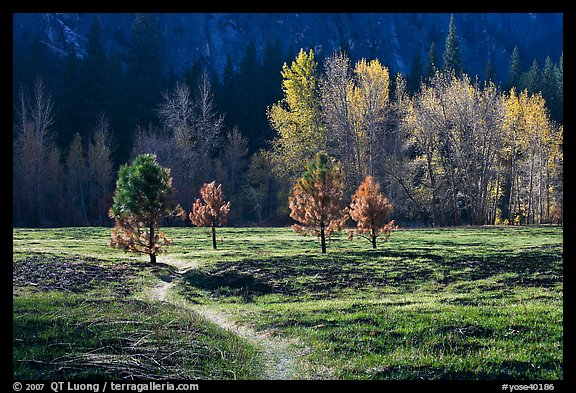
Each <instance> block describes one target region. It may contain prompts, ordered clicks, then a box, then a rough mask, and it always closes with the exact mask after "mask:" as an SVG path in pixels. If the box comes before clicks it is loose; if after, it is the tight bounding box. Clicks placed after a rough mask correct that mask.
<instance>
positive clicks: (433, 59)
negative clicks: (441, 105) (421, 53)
mask: <svg viewBox="0 0 576 393" xmlns="http://www.w3.org/2000/svg"><path fill="white" fill-rule="evenodd" d="M437 69H438V53H437V52H436V45H435V44H434V42H432V43H431V44H430V49H429V50H428V55H427V57H426V65H425V67H424V80H426V81H428V80H430V78H432V77H433V76H434V74H435V73H436V70H437Z"/></svg>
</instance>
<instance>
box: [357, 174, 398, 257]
mask: <svg viewBox="0 0 576 393" xmlns="http://www.w3.org/2000/svg"><path fill="white" fill-rule="evenodd" d="M392 210H393V207H392V204H391V203H390V202H389V201H388V199H387V198H386V197H385V196H384V195H383V194H382V193H381V192H380V185H379V184H378V183H377V182H376V181H374V178H373V177H372V176H368V177H367V178H366V179H365V180H364V181H363V182H362V184H360V187H358V190H356V192H355V193H354V195H353V196H352V203H351V204H350V210H349V212H350V217H351V218H352V219H353V220H354V221H356V229H355V230H354V232H352V231H348V237H349V238H352V237H353V235H354V234H355V235H360V236H361V237H363V238H365V239H367V240H369V241H370V243H372V248H376V239H378V237H380V236H381V235H384V237H385V239H386V240H387V239H388V237H389V236H390V233H391V232H392V231H393V230H395V229H397V228H398V227H397V226H396V225H395V223H394V220H392V221H389V220H390V215H391V214H392Z"/></svg>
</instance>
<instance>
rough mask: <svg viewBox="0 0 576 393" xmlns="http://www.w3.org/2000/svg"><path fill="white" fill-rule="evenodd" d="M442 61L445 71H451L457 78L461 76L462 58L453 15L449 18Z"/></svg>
mask: <svg viewBox="0 0 576 393" xmlns="http://www.w3.org/2000/svg"><path fill="white" fill-rule="evenodd" d="M443 60H444V69H445V70H447V71H448V70H453V71H454V73H455V74H456V75H457V76H458V75H460V74H462V71H463V69H462V56H461V54H460V45H459V44H458V34H457V33H456V25H455V23H454V14H452V15H451V16H450V24H449V26H448V35H447V37H446V46H445V49H444V59H443Z"/></svg>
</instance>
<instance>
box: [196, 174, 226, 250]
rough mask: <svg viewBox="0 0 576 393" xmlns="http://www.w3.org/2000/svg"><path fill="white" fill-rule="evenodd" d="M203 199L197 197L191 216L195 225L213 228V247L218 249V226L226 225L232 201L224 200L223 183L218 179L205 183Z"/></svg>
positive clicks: (202, 191)
mask: <svg viewBox="0 0 576 393" xmlns="http://www.w3.org/2000/svg"><path fill="white" fill-rule="evenodd" d="M200 196H201V197H202V200H200V199H196V200H195V201H194V204H193V205H192V210H191V211H190V214H189V216H188V217H189V218H190V221H192V224H193V225H196V226H198V227H210V228H212V247H213V248H214V249H215V250H216V227H217V226H223V225H226V221H227V219H228V214H229V213H230V202H226V201H225V200H224V193H223V192H222V185H221V184H218V186H216V181H213V182H211V183H205V184H204V185H203V186H202V188H201V189H200Z"/></svg>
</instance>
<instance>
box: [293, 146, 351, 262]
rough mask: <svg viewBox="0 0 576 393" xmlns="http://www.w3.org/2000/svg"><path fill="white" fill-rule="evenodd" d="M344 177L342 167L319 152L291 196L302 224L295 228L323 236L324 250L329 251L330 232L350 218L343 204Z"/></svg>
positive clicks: (295, 213) (294, 215)
mask: <svg viewBox="0 0 576 393" xmlns="http://www.w3.org/2000/svg"><path fill="white" fill-rule="evenodd" d="M343 194H344V181H343V177H342V172H341V170H340V167H339V166H338V165H337V164H336V163H335V162H334V161H333V160H331V159H330V158H329V157H328V156H327V155H325V154H323V153H317V154H316V157H315V159H314V160H313V161H311V162H310V163H309V164H308V170H307V171H306V172H305V173H304V175H303V176H302V177H301V178H300V179H299V180H298V182H297V183H296V185H295V186H294V188H293V190H292V196H290V197H289V198H288V203H289V207H290V211H291V213H290V217H292V218H293V219H294V220H296V221H298V222H299V223H300V224H294V225H292V229H294V230H295V231H296V232H298V233H300V234H301V235H306V234H308V233H311V234H312V235H314V236H317V237H320V243H321V246H322V253H323V254H325V253H326V236H330V234H332V232H334V231H339V230H340V229H342V226H343V225H344V223H345V222H346V221H347V220H348V213H347V211H346V208H343V206H342V196H343Z"/></svg>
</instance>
